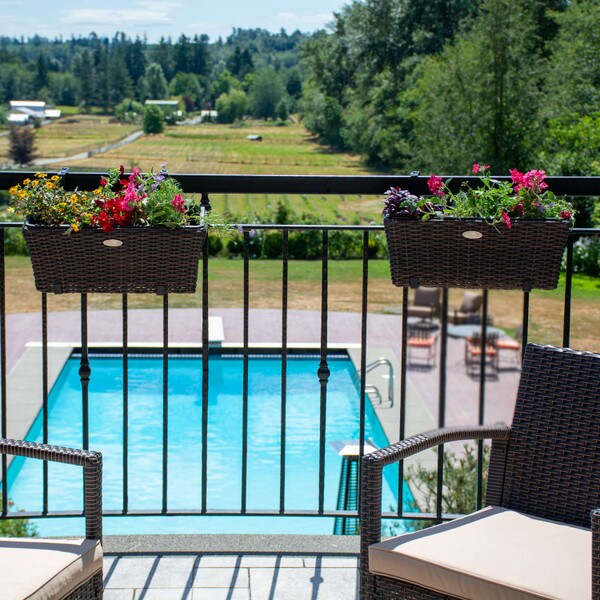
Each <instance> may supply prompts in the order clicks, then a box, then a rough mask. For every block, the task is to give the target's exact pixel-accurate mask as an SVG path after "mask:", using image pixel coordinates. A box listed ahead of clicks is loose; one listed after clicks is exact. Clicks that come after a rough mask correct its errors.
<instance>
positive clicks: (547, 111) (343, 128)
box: [301, 0, 600, 175]
mask: <svg viewBox="0 0 600 600" xmlns="http://www.w3.org/2000/svg"><path fill="white" fill-rule="evenodd" d="M598 31H600V0H431V1H430V2H427V3H423V2H420V1H418V0H363V1H360V2H353V3H351V4H348V5H346V6H345V8H344V9H343V10H342V11H340V13H339V14H337V15H336V16H335V22H334V24H333V27H332V30H331V32H329V33H325V32H321V33H320V34H317V35H315V36H314V37H313V38H312V39H310V40H307V42H306V43H305V44H304V45H303V46H302V48H301V60H302V65H303V67H304V73H305V78H304V82H303V83H304V95H303V101H302V108H303V115H304V123H305V125H306V126H307V127H308V128H309V129H310V130H311V131H312V132H314V133H315V134H316V135H317V136H318V137H319V138H320V139H321V140H322V141H323V142H325V143H327V144H330V145H332V146H336V147H338V148H341V149H347V150H352V151H355V152H358V153H360V154H362V155H363V156H365V158H366V159H367V160H368V161H369V162H370V163H371V164H373V165H379V166H382V167H384V168H386V169H390V168H391V169H394V170H397V171H399V172H405V173H406V172H410V171H412V170H419V171H423V172H432V171H434V172H438V173H456V174H464V173H468V172H469V169H470V166H471V164H472V163H473V162H476V161H483V162H485V164H490V165H491V166H492V172H494V173H507V170H508V169H509V168H515V167H516V168H520V169H522V170H525V169H528V168H546V170H547V171H548V172H549V173H550V174H562V175H584V174H589V175H600V158H599V157H600V102H599V101H600V36H599V35H598Z"/></svg>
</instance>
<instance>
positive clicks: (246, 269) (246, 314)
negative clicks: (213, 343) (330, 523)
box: [241, 230, 250, 514]
mask: <svg viewBox="0 0 600 600" xmlns="http://www.w3.org/2000/svg"><path fill="white" fill-rule="evenodd" d="M243 235H244V342H243V343H244V348H243V356H244V366H243V378H244V379H243V389H242V498H241V506H242V514H244V513H245V512H246V501H247V492H248V317H249V309H250V289H249V285H250V232H249V231H246V230H244V234H243Z"/></svg>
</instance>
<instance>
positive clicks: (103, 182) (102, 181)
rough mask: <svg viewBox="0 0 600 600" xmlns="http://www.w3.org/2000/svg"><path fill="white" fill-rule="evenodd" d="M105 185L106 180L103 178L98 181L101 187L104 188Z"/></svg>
mask: <svg viewBox="0 0 600 600" xmlns="http://www.w3.org/2000/svg"><path fill="white" fill-rule="evenodd" d="M107 183H108V181H106V179H104V177H103V178H102V179H101V180H100V185H101V186H102V187H105V186H106V184H107Z"/></svg>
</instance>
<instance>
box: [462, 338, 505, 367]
mask: <svg viewBox="0 0 600 600" xmlns="http://www.w3.org/2000/svg"><path fill="white" fill-rule="evenodd" d="M485 339H486V343H485V364H486V365H487V366H489V367H491V369H492V371H493V372H496V371H497V370H498V347H497V344H498V334H497V333H494V332H491V331H490V332H489V333H488V334H487V336H486V338H485ZM481 346H482V344H481V336H480V335H479V333H474V334H473V335H472V336H471V337H469V338H467V339H466V340H465V365H466V367H467V375H477V374H478V373H479V367H480V366H481V354H482V347H481Z"/></svg>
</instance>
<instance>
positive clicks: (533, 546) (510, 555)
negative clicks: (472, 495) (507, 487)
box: [369, 507, 592, 600]
mask: <svg viewBox="0 0 600 600" xmlns="http://www.w3.org/2000/svg"><path fill="white" fill-rule="evenodd" d="M591 545H592V536H591V532H590V530H588V529H584V528H583V527H575V526H572V525H564V524H562V523H555V522H552V521H548V520H545V519H539V518H535V517H530V516H528V515H524V514H521V513H518V512H515V511H511V510H507V509H504V508H498V507H488V508H486V509H483V510H480V511H479V512H476V513H474V514H472V515H469V516H467V517H463V518H461V519H457V520H456V521H452V522H449V523H443V524H442V525H437V526H435V527H431V528H429V529H425V530H422V531H416V532H413V533H407V534H405V535H401V536H399V537H396V538H391V539H389V540H385V541H383V542H380V543H378V544H373V545H372V546H370V548H369V570H370V571H371V572H372V573H375V574H377V575H385V576H386V577H393V578H395V579H401V580H402V581H407V582H410V583H414V584H417V585H420V586H422V587H425V588H428V589H431V590H435V591H437V592H442V593H446V594H449V595H451V596H456V597H458V598H464V599H468V600H482V599H485V600H532V599H534V598H535V599H539V598H552V599H558V598H560V599H564V600H584V599H585V600H589V599H590V598H591V595H592V586H591V579H592V572H591V563H592V551H591Z"/></svg>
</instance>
